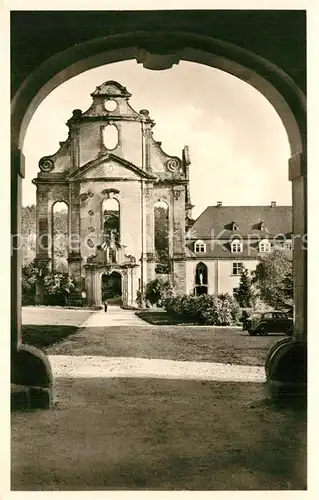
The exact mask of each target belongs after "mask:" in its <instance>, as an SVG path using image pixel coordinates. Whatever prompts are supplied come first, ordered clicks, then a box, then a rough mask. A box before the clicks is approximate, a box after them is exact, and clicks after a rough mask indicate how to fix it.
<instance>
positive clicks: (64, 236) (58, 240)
mask: <svg viewBox="0 0 319 500" xmlns="http://www.w3.org/2000/svg"><path fill="white" fill-rule="evenodd" d="M68 212H69V207H68V205H67V204H66V203H65V202H64V201H63V202H62V201H61V202H56V203H54V205H53V206H52V251H51V259H52V260H51V263H52V271H56V272H62V273H65V272H67V271H68V260H67V259H68V235H69V223H68Z"/></svg>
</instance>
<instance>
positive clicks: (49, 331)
mask: <svg viewBox="0 0 319 500" xmlns="http://www.w3.org/2000/svg"><path fill="white" fill-rule="evenodd" d="M91 314H92V311H91V310H87V309H85V310H83V309H80V310H79V309H73V308H72V309H69V308H62V307H32V306H30V307H23V308H22V341H23V342H24V343H25V344H30V345H33V346H35V347H39V348H46V347H48V346H50V345H52V344H55V343H57V342H61V340H63V339H64V338H66V337H68V336H69V335H71V334H73V333H75V332H76V331H77V330H78V328H79V326H80V325H81V324H82V323H83V321H85V320H86V319H87V318H88V317H89V316H90V315H91Z"/></svg>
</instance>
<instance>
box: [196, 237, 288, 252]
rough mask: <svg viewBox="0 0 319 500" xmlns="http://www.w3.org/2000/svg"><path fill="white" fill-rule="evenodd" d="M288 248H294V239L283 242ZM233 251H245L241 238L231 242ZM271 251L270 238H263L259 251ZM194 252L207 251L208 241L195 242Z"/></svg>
mask: <svg viewBox="0 0 319 500" xmlns="http://www.w3.org/2000/svg"><path fill="white" fill-rule="evenodd" d="M283 246H284V248H285V249H286V250H292V241H291V240H286V241H285V242H284V244H283ZM231 251H232V253H241V252H242V251H243V243H242V241H240V240H233V241H232V242H231ZM270 251H271V242H270V241H268V240H262V241H260V242H259V252H262V253H265V252H270ZM194 252H195V253H205V252H206V243H204V242H203V241H201V240H198V241H196V242H195V243H194Z"/></svg>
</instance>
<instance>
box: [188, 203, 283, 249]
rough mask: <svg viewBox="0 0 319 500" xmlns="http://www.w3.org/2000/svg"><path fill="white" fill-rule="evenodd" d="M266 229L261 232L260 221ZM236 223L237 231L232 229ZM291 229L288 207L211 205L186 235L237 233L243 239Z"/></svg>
mask: <svg viewBox="0 0 319 500" xmlns="http://www.w3.org/2000/svg"><path fill="white" fill-rule="evenodd" d="M262 222H263V223H264V224H265V230H264V231H261V223H262ZM233 223H235V224H236V226H237V230H236V231H233V230H232V224H233ZM291 231H292V207H291V206H275V207H270V206H245V207H243V206H228V207H223V206H221V207H217V206H210V207H207V208H206V210H204V212H203V213H202V214H201V215H200V216H199V217H198V219H197V220H196V221H195V222H194V224H193V225H192V227H191V228H190V229H189V230H188V233H187V238H188V239H189V240H192V241H195V240H197V239H202V240H207V239H208V240H211V239H225V240H227V239H229V238H231V237H234V236H235V235H236V234H238V235H240V236H241V237H242V238H247V237H248V236H252V235H256V237H257V238H261V237H263V236H264V237H265V238H266V237H267V236H268V237H269V238H273V237H274V236H275V235H278V234H284V235H288V234H290V233H291Z"/></svg>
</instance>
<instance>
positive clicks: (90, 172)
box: [69, 154, 154, 180]
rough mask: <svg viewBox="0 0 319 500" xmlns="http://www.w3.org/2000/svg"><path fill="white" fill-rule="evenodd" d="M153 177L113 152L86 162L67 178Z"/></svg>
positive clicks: (133, 178) (135, 178) (131, 178)
mask: <svg viewBox="0 0 319 500" xmlns="http://www.w3.org/2000/svg"><path fill="white" fill-rule="evenodd" d="M110 178H116V179H128V180H138V179H154V177H152V176H151V175H149V174H148V173H146V172H144V171H143V170H142V169H140V168H139V167H137V166H136V165H134V164H133V163H130V162H128V161H127V160H124V159H123V158H119V157H117V156H116V155H113V154H106V155H103V156H102V157H100V158H97V159H95V160H92V161H90V162H88V163H87V164H86V165H83V166H82V167H80V168H79V169H77V170H76V171H75V172H73V173H71V174H70V175H69V180H82V179H83V180H87V179H95V180H96V179H110Z"/></svg>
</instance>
